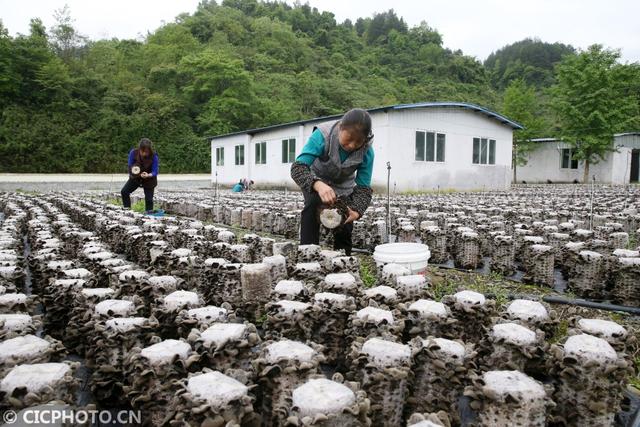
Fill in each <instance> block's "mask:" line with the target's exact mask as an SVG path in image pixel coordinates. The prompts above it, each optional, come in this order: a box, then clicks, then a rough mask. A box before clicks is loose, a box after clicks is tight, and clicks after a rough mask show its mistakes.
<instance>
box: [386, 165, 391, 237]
mask: <svg viewBox="0 0 640 427" xmlns="http://www.w3.org/2000/svg"><path fill="white" fill-rule="evenodd" d="M390 240H391V162H387V242H389V241H390Z"/></svg>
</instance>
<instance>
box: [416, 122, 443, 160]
mask: <svg viewBox="0 0 640 427" xmlns="http://www.w3.org/2000/svg"><path fill="white" fill-rule="evenodd" d="M420 134H422V137H421V138H420V139H422V142H421V143H420V144H421V145H422V147H421V150H419V147H418V146H419V141H418V140H419V135H420ZM419 151H422V156H418V154H419ZM446 152H447V134H446V133H444V132H438V131H436V130H426V129H416V132H415V140H414V145H413V161H414V162H426V163H446V161H447V157H446ZM419 157H422V158H419Z"/></svg>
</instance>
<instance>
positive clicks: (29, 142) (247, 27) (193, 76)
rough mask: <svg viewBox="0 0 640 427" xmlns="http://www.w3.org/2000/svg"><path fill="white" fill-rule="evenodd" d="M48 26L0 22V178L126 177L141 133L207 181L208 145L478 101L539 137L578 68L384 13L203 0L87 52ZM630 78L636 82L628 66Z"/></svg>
mask: <svg viewBox="0 0 640 427" xmlns="http://www.w3.org/2000/svg"><path fill="white" fill-rule="evenodd" d="M56 19H57V24H56V25H55V26H54V27H53V28H50V29H46V28H45V27H44V26H43V24H42V22H41V21H40V20H39V19H33V20H32V21H31V29H30V32H29V34H26V35H18V36H16V37H11V36H9V35H8V32H7V30H6V29H5V28H4V27H3V26H2V24H1V23H0V108H1V117H0V159H1V161H0V172H124V171H125V169H126V168H125V165H124V159H125V158H126V153H127V151H128V149H129V148H131V147H132V146H133V145H134V144H135V143H136V142H137V141H138V140H139V138H140V137H142V136H147V137H149V138H151V139H152V140H153V141H154V142H155V143H156V145H157V148H158V150H159V152H160V154H161V159H162V160H161V162H162V171H164V172H206V171H208V170H209V165H210V160H209V159H210V153H209V146H208V144H207V142H206V140H205V138H204V137H205V136H207V135H215V134H221V133H227V132H232V131H237V130H242V129H245V128H249V127H258V126H266V125H270V124H275V123H281V122H287V121H292V120H299V119H303V118H309V117H316V116H323V115H329V114H336V113H339V112H342V111H345V110H346V109H348V108H351V107H354V106H359V107H374V106H380V105H389V104H395V103H406V102H418V101H436V100H437V101H468V102H473V103H477V104H480V105H483V106H486V107H489V108H492V109H495V110H497V111H501V112H508V113H510V114H511V115H512V116H513V117H512V118H514V119H516V120H521V121H522V122H523V123H524V124H525V125H528V127H529V128H530V130H529V131H528V132H527V133H523V134H522V135H521V136H520V137H519V138H520V139H528V138H531V137H535V136H542V135H544V136H547V135H550V134H554V133H556V132H557V131H558V130H560V127H559V126H560V125H561V123H562V122H561V121H560V120H559V119H557V118H556V116H557V114H558V110H555V109H553V108H552V104H553V99H554V98H553V93H552V91H550V90H549V88H550V87H551V86H552V85H554V84H555V83H556V77H557V74H556V71H555V70H556V69H557V64H559V63H560V62H561V61H563V60H564V59H566V58H568V57H576V53H575V51H574V49H573V48H572V47H571V46H565V45H562V44H557V43H556V44H548V43H543V42H541V41H539V40H523V41H520V42H517V43H514V44H512V45H510V46H506V47H504V48H502V49H500V50H498V51H496V52H495V53H493V54H492V55H491V56H489V58H487V60H486V62H485V63H484V64H482V63H481V62H479V61H478V60H477V59H475V58H473V57H470V56H467V55H464V53H463V52H461V51H451V50H450V49H446V48H444V47H443V43H442V35H441V34H440V33H438V31H437V30H436V29H433V28H431V27H429V26H428V25H427V24H426V23H422V24H421V25H419V26H416V27H413V28H409V27H408V26H407V24H406V23H405V22H404V20H403V19H402V18H400V17H398V16H397V15H396V14H395V13H394V11H393V10H389V11H387V12H384V13H379V14H376V15H374V16H373V17H370V18H360V19H358V20H357V21H356V22H351V21H349V20H346V21H345V22H342V23H337V22H336V20H335V18H334V16H333V14H331V13H328V12H319V11H318V10H317V9H315V8H311V7H309V6H308V5H302V4H296V5H295V6H288V5H286V4H284V3H279V2H259V1H257V0H224V1H223V2H222V3H221V4H217V3H216V2H215V1H206V0H205V1H202V2H201V4H200V5H199V6H198V8H197V10H196V11H195V12H194V13H193V14H183V15H180V16H178V17H176V19H175V21H174V22H173V23H169V24H166V25H164V26H162V27H161V28H159V29H157V30H156V31H155V32H153V33H151V34H148V35H147V37H146V38H145V39H144V40H142V41H139V40H117V39H112V40H98V41H89V40H87V39H85V38H84V37H82V36H81V35H80V34H78V33H77V31H76V30H75V29H74V27H73V21H72V19H71V17H70V11H69V10H67V9H65V10H61V11H59V12H58V14H57V16H56ZM610 53H611V54H615V52H610ZM634 73H635V74H634ZM629 76H630V77H629ZM627 77H629V78H631V79H632V80H633V81H635V82H637V81H638V73H637V67H636V69H635V71H633V72H631V73H629V75H628V76H627ZM634 79H635V80H634ZM623 86H624V85H623ZM627 87H629V86H627ZM635 87H636V88H637V85H636V86H635ZM509 94H510V95H509ZM505 96H507V97H506V98H504V97H505ZM509 96H510V97H511V98H509ZM630 96H632V95H630ZM635 102H636V108H635V111H634V110H633V108H631V110H629V109H627V110H625V113H624V114H625V117H624V118H623V121H625V123H626V124H629V123H630V122H629V118H630V117H631V118H633V117H636V118H637V116H638V109H637V102H638V97H637V93H636V95H635ZM504 107H507V108H506V111H505V109H504ZM629 115H630V116H629ZM615 120H617V122H616V124H615V126H613V127H610V128H608V129H613V128H616V126H617V127H620V126H623V124H621V123H619V122H620V118H619V117H618V116H616V118H615ZM523 151H526V150H525V148H524V146H523Z"/></svg>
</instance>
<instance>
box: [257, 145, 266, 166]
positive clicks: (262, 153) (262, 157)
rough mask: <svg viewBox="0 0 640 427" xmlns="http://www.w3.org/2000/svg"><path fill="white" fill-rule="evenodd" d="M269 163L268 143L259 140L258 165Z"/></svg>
mask: <svg viewBox="0 0 640 427" xmlns="http://www.w3.org/2000/svg"><path fill="white" fill-rule="evenodd" d="M265 164H267V143H266V142H259V143H257V144H256V165H265Z"/></svg>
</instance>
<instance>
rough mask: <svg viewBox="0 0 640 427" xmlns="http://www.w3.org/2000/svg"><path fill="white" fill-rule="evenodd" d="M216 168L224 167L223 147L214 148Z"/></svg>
mask: <svg viewBox="0 0 640 427" xmlns="http://www.w3.org/2000/svg"><path fill="white" fill-rule="evenodd" d="M216 166H224V147H216Z"/></svg>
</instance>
